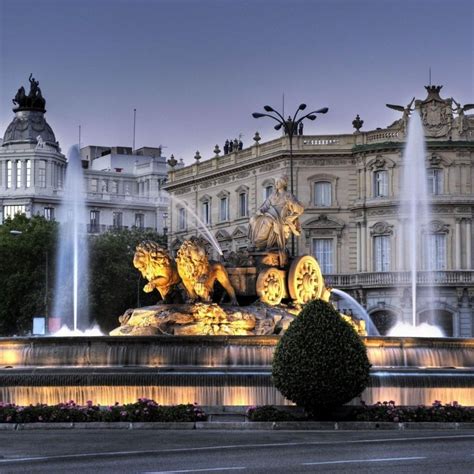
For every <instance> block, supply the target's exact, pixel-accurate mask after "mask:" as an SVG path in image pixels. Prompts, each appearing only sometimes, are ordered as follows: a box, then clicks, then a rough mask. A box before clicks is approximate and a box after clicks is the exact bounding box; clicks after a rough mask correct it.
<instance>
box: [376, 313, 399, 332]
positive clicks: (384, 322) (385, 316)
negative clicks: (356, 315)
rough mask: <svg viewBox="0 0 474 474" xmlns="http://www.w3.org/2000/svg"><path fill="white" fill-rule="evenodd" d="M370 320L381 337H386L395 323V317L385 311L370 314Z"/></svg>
mask: <svg viewBox="0 0 474 474" xmlns="http://www.w3.org/2000/svg"><path fill="white" fill-rule="evenodd" d="M370 318H371V319H372V322H373V323H374V325H375V327H376V328H377V330H378V332H379V333H380V335H381V336H386V335H387V334H388V332H389V331H390V329H391V328H392V327H393V326H395V324H396V322H397V315H396V314H395V313H393V312H392V311H388V310H386V309H383V310H379V311H376V312H375V313H372V314H371V315H370Z"/></svg>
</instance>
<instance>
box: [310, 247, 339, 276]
mask: <svg viewBox="0 0 474 474" xmlns="http://www.w3.org/2000/svg"><path fill="white" fill-rule="evenodd" d="M313 255H314V256H315V257H316V260H317V261H318V263H319V266H320V268H321V271H322V273H323V274H324V273H332V272H333V268H334V265H333V239H313Z"/></svg>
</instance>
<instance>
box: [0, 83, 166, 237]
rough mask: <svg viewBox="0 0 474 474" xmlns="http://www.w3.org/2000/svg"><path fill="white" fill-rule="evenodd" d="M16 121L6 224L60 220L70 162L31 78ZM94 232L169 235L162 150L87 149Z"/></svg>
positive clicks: (7, 138)
mask: <svg viewBox="0 0 474 474" xmlns="http://www.w3.org/2000/svg"><path fill="white" fill-rule="evenodd" d="M14 103H15V104H16V106H15V108H14V109H13V111H14V112H15V116H14V117H13V120H12V122H11V123H10V125H9V126H8V128H7V130H6V131H5V134H4V137H3V140H2V142H1V146H0V223H1V222H3V221H4V220H5V219H6V218H8V217H13V216H14V215H15V214H18V213H23V214H26V215H27V216H32V215H42V216H44V217H45V218H47V219H55V218H56V217H59V213H58V207H59V206H60V204H61V200H62V196H63V192H64V185H65V176H66V168H67V158H66V156H65V155H64V154H63V153H62V152H61V148H60V146H59V143H58V141H57V140H56V137H55V135H54V132H53V130H52V128H51V127H50V126H49V124H48V123H47V122H46V119H45V113H46V109H45V105H46V102H45V100H44V98H43V96H42V94H41V90H40V89H39V87H38V82H37V81H35V79H34V78H33V79H32V78H31V77H30V92H29V93H28V95H27V94H26V92H25V90H24V88H23V87H21V88H20V89H19V91H18V92H17V95H16V96H15V99H14ZM81 158H82V163H83V168H84V179H85V183H84V189H85V192H86V200H87V207H88V212H89V222H88V226H87V229H88V232H90V233H99V232H104V231H106V230H108V229H112V228H131V227H137V228H148V229H154V230H156V231H158V232H164V231H165V230H166V225H167V224H166V219H167V213H168V199H167V197H166V194H165V193H163V191H162V186H163V183H164V182H165V180H166V175H167V166H168V165H167V164H166V158H165V157H163V156H161V148H150V147H143V148H140V149H137V150H132V149H131V148H128V147H104V146H87V147H84V148H82V149H81Z"/></svg>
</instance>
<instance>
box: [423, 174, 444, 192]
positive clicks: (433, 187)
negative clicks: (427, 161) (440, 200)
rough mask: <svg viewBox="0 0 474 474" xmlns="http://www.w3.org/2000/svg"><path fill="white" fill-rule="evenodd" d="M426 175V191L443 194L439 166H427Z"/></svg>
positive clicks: (441, 175)
mask: <svg viewBox="0 0 474 474" xmlns="http://www.w3.org/2000/svg"><path fill="white" fill-rule="evenodd" d="M426 173H427V176H428V192H429V193H430V194H433V195H438V194H443V170H442V169H439V168H429V169H428V170H427V172H426Z"/></svg>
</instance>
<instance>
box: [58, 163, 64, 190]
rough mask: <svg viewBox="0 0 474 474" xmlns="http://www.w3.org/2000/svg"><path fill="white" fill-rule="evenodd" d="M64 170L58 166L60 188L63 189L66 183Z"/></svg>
mask: <svg viewBox="0 0 474 474" xmlns="http://www.w3.org/2000/svg"><path fill="white" fill-rule="evenodd" d="M63 174H64V168H63V167H62V166H61V165H59V166H58V188H59V189H62V187H63V182H64V175H63Z"/></svg>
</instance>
